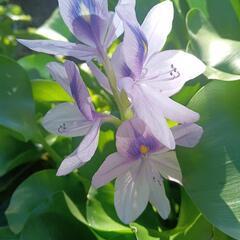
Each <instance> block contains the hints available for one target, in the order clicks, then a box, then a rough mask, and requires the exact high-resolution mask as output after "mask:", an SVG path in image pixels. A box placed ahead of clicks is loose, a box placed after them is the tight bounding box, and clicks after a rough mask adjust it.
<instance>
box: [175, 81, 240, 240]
mask: <svg viewBox="0 0 240 240" xmlns="http://www.w3.org/2000/svg"><path fill="white" fill-rule="evenodd" d="M239 92H240V82H239V81H238V82H231V83H230V82H220V81H214V82H211V83H209V84H207V85H206V86H205V87H204V88H203V89H202V90H201V91H199V92H198V94H196V95H195V96H194V98H193V99H192V100H191V102H190V104H189V107H190V108H191V109H193V110H195V111H197V112H199V113H200V116H201V120H200V122H199V124H200V125H201V126H202V127H203V129H204V135H203V138H202V140H201V142H200V144H199V145H198V146H197V147H195V148H194V149H184V148H179V149H178V151H177V153H178V157H179V160H180V165H181V168H182V172H183V176H184V179H183V183H184V186H185V188H186V190H187V192H188V194H189V195H190V197H191V198H192V200H193V202H194V203H195V204H196V206H197V207H198V208H199V209H200V211H201V212H202V213H203V214H204V215H205V216H206V217H207V219H208V220H209V221H210V223H212V224H213V225H215V226H216V227H217V228H219V229H220V230H222V231H223V232H225V233H226V234H228V235H230V236H232V237H233V238H236V239H240V205H239V199H240V191H239V185H240V161H239V159H240V148H239V141H240V140H239V139H240V138H239V136H240V125H239V122H240V102H239Z"/></svg>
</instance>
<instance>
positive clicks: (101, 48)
mask: <svg viewBox="0 0 240 240" xmlns="http://www.w3.org/2000/svg"><path fill="white" fill-rule="evenodd" d="M58 3H59V9H60V13H61V15H62V18H63V20H64V22H65V23H66V25H67V26H68V28H69V29H70V31H71V32H72V33H73V34H74V36H75V37H76V38H77V39H78V40H79V41H80V42H81V43H77V44H75V43H69V42H64V41H54V40H22V39H19V40H18V41H19V42H20V43H22V44H23V45H25V46H26V47H28V48H30V49H32V50H34V51H38V52H44V53H48V54H54V55H63V56H72V57H75V58H77V59H80V60H84V61H89V60H91V59H93V58H97V59H98V60H102V59H103V57H104V55H105V54H106V51H107V48H108V47H109V46H110V45H111V43H112V42H113V41H114V40H115V39H116V38H118V37H119V36H120V35H121V34H122V32H123V28H122V22H121V20H120V19H119V17H118V15H117V14H115V13H113V12H109V11H108V1H107V0H58Z"/></svg>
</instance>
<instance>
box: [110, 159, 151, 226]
mask: <svg viewBox="0 0 240 240" xmlns="http://www.w3.org/2000/svg"><path fill="white" fill-rule="evenodd" d="M115 189H116V191H115V195H114V205H115V208H116V211H117V214H118V217H119V218H120V219H121V221H123V222H124V223H125V224H128V223H130V222H132V221H134V220H135V219H136V218H138V217H139V215H140V214H141V213H142V212H143V211H144V209H145V208H146V206H147V203H148V199H149V186H148V182H147V179H146V173H145V167H144V163H143V162H142V161H138V162H137V164H136V165H134V166H133V167H132V168H131V169H130V170H129V171H128V172H127V173H126V174H124V175H122V176H121V177H119V178H117V180H116V184H115Z"/></svg>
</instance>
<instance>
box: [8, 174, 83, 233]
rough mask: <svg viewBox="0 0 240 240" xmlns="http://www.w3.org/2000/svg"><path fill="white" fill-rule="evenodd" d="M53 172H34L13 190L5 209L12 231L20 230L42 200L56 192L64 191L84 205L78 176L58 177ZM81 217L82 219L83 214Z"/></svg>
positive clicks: (74, 200)
mask: <svg viewBox="0 0 240 240" xmlns="http://www.w3.org/2000/svg"><path fill="white" fill-rule="evenodd" d="M55 174H56V171H55V170H45V171H41V172H38V173H35V174H34V175H32V176H30V177H29V178H28V179H27V180H25V181H24V182H23V183H22V184H21V185H20V186H19V187H18V188H17V190H16V191H15V192H14V194H13V196H12V198H11V202H10V205H9V207H8V209H7V211H6V216H7V219H8V223H9V227H10V229H11V230H12V231H13V232H14V233H19V232H21V231H22V229H23V228H24V226H25V224H26V222H27V221H28V219H29V217H30V216H31V214H32V213H33V212H34V211H35V210H36V209H37V208H38V207H39V206H40V205H41V204H42V203H43V202H44V201H47V200H48V201H51V199H52V198H53V197H54V195H55V194H56V193H57V192H61V191H64V192H65V193H66V194H67V195H68V196H69V197H70V198H71V199H72V201H73V202H76V203H78V204H83V206H84V205H85V201H86V200H85V198H84V196H85V192H84V189H83V188H82V185H81V183H80V182H79V179H78V177H77V176H76V175H75V174H72V175H70V176H67V177H64V178H60V177H57V176H56V175H55ZM77 206H78V205H77ZM43 207H44V206H43ZM80 207H81V206H80ZM83 208H84V207H83ZM81 219H82V221H84V217H83V216H82V218H81Z"/></svg>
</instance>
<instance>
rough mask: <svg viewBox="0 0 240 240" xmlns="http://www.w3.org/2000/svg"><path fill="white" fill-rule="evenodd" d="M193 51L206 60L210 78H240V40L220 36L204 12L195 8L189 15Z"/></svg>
mask: <svg viewBox="0 0 240 240" xmlns="http://www.w3.org/2000/svg"><path fill="white" fill-rule="evenodd" d="M187 28H188V32H189V35H190V38H191V41H190V43H191V45H190V49H191V51H192V52H193V53H194V54H195V55H197V56H198V57H199V58H200V59H201V60H202V61H204V62H205V63H206V64H207V66H208V69H207V71H206V76H207V77H208V78H209V79H219V80H238V79H240V64H239V63H240V42H238V41H233V40H229V39H223V38H220V36H219V35H218V34H217V33H216V31H215V30H214V29H213V27H212V26H211V25H210V23H209V22H208V21H207V19H206V18H205V17H204V16H203V15H202V13H201V12H200V11H199V10H197V9H194V10H192V11H190V12H189V13H188V15H187Z"/></svg>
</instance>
